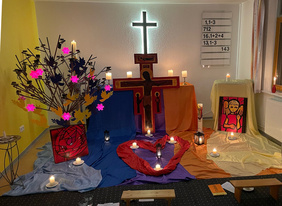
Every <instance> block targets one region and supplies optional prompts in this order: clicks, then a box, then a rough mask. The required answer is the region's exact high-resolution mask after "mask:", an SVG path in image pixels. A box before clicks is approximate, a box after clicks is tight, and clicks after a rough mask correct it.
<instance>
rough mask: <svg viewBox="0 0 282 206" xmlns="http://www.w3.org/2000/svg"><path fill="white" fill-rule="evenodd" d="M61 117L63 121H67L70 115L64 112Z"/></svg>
mask: <svg viewBox="0 0 282 206" xmlns="http://www.w3.org/2000/svg"><path fill="white" fill-rule="evenodd" d="M62 117H63V119H64V120H69V119H70V118H71V115H70V113H66V112H65V113H63V114H62Z"/></svg>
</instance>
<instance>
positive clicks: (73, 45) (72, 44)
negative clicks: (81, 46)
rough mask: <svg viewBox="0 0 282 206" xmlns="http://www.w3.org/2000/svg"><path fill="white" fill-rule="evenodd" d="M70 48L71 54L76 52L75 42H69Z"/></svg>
mask: <svg viewBox="0 0 282 206" xmlns="http://www.w3.org/2000/svg"><path fill="white" fill-rule="evenodd" d="M71 48H72V51H73V52H75V51H76V42H75V41H74V40H73V41H72V42H71Z"/></svg>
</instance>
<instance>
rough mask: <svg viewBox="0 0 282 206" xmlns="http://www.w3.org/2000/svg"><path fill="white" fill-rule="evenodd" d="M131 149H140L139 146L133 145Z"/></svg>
mask: <svg viewBox="0 0 282 206" xmlns="http://www.w3.org/2000/svg"><path fill="white" fill-rule="evenodd" d="M130 148H131V149H138V148H139V146H138V145H137V146H132V145H131V146H130Z"/></svg>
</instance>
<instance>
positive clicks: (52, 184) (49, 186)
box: [46, 181, 59, 189]
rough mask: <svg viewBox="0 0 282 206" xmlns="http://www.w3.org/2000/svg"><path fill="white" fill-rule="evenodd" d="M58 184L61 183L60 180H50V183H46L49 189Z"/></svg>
mask: <svg viewBox="0 0 282 206" xmlns="http://www.w3.org/2000/svg"><path fill="white" fill-rule="evenodd" d="M58 184H59V182H57V181H55V182H54V183H50V182H49V183H48V184H47V185H46V188H47V189H50V188H54V187H56V186H57V185H58Z"/></svg>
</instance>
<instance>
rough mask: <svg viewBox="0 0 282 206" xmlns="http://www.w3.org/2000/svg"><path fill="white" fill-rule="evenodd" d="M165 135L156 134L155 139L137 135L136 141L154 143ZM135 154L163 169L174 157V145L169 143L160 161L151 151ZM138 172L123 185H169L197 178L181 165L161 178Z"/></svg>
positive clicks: (137, 151)
mask: <svg viewBox="0 0 282 206" xmlns="http://www.w3.org/2000/svg"><path fill="white" fill-rule="evenodd" d="M164 135H165V133H156V134H154V136H153V137H146V136H144V135H142V134H137V135H136V137H135V139H137V140H146V141H149V142H152V143H153V142H155V141H156V140H157V139H159V138H162V137H163V136H164ZM135 153H136V154H137V155H138V156H139V157H141V158H143V159H144V160H146V161H147V162H149V164H150V165H151V166H152V167H153V168H154V167H155V165H156V164H157V163H159V164H160V165H161V167H162V168H163V167H164V166H166V165H167V164H168V162H169V160H170V159H171V158H172V157H173V156H174V145H173V144H169V143H167V144H166V146H165V148H164V149H163V150H162V156H161V158H160V159H159V160H158V158H157V157H156V154H155V153H153V152H151V151H149V150H145V149H142V148H139V149H136V150H135ZM136 172H137V175H136V177H134V178H132V179H130V180H126V181H125V182H123V183H122V184H121V185H128V184H131V185H140V184H144V183H160V184H167V183H170V182H179V181H183V180H191V179H196V178H195V176H193V175H191V174H190V173H189V172H188V171H187V170H186V169H184V167H183V166H182V165H180V164H178V165H177V167H176V169H175V170H174V171H173V172H171V173H169V174H166V175H161V176H158V177H156V176H149V175H145V174H143V173H141V172H138V171H136Z"/></svg>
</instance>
